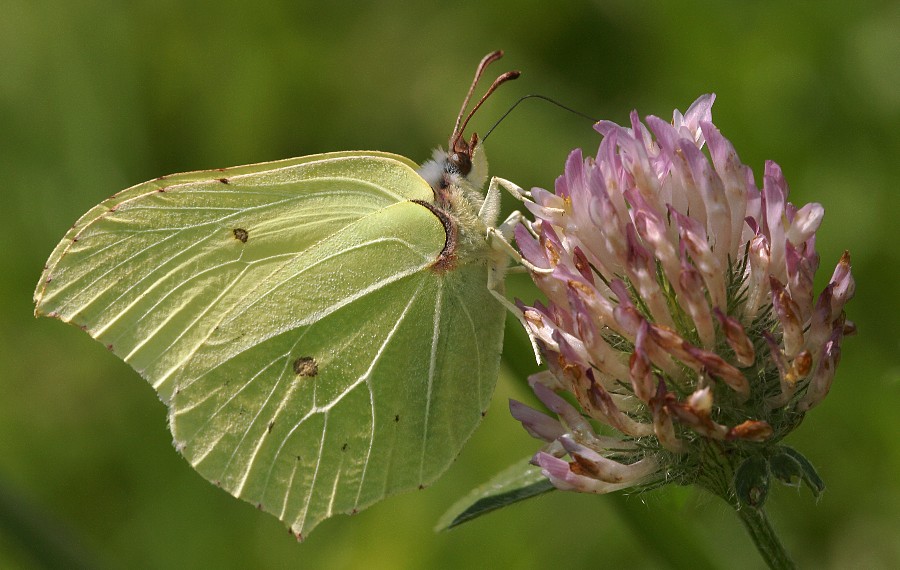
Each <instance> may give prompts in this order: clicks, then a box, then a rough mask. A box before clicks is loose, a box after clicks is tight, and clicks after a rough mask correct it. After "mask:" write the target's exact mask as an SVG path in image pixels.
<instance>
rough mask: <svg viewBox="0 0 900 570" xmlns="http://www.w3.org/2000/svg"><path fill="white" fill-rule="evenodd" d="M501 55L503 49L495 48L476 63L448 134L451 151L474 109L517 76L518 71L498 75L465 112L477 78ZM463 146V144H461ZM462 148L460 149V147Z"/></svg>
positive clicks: (457, 145) (454, 147) (456, 145)
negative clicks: (454, 121) (450, 133)
mask: <svg viewBox="0 0 900 570" xmlns="http://www.w3.org/2000/svg"><path fill="white" fill-rule="evenodd" d="M501 57H503V51H502V50H497V51H493V52H491V53H489V54H487V55H486V56H484V57H483V58H482V59H481V62H480V63H479V64H478V68H477V69H476V70H475V77H474V78H473V79H472V85H470V86H469V92H468V93H466V98H465V99H464V100H463V104H462V107H461V108H460V110H459V115H457V116H456V125H454V127H453V134H452V135H450V145H449V146H450V150H451V152H452V151H453V150H455V149H457V148H458V147H459V146H460V145H459V142H460V140H461V139H462V136H463V132H464V131H465V130H466V126H467V125H468V124H469V119H471V118H472V116H473V115H474V114H475V111H477V110H478V108H479V107H481V105H482V103H484V102H485V100H486V99H487V98H488V97H490V95H491V93H493V92H494V91H496V90H497V88H498V87H500V86H501V85H503V84H504V83H506V82H507V81H511V80H513V79H516V78H517V77H519V75H520V74H519V72H518V71H507V72H506V73H504V74H502V75H500V76H499V77H498V78H497V79H495V80H494V82H493V83H491V86H490V87H489V88H488V90H487V92H485V94H484V95H482V97H481V99H479V100H478V103H476V104H475V106H474V107H473V108H472V110H471V111H469V113H468V114H466V107H468V106H469V101H471V100H472V95H473V94H474V93H475V87H476V86H477V85H478V81H479V79H481V76H482V75H483V74H484V70H485V69H487V67H488V66H489V65H490V64H492V63H493V62H495V61H497V60H498V59H500V58H501ZM462 146H465V145H462ZM460 150H462V149H460Z"/></svg>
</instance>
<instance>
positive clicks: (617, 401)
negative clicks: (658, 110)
mask: <svg viewBox="0 0 900 570" xmlns="http://www.w3.org/2000/svg"><path fill="white" fill-rule="evenodd" d="M714 98H715V97H714V95H704V96H702V97H700V98H699V99H697V101H695V102H694V103H693V104H692V105H691V106H690V108H689V109H688V110H687V112H685V113H684V114H683V115H682V114H681V113H679V112H678V111H675V113H674V116H673V118H672V121H671V122H668V121H665V120H663V119H660V118H657V117H654V116H648V117H646V120H645V123H641V122H640V120H639V118H638V116H637V113H635V112H633V113H632V114H631V125H630V126H628V127H623V126H619V125H617V124H615V123H612V122H608V121H602V122H599V123H597V124H596V126H595V129H596V130H597V131H599V133H600V134H601V135H602V136H603V138H602V141H601V143H600V146H599V150H598V152H597V155H596V157H588V158H585V157H584V156H582V153H581V151H580V150H576V151H573V152H572V153H571V154H570V155H569V158H568V160H567V162H566V165H565V171H564V173H563V174H562V175H561V176H560V177H559V178H558V179H557V180H556V187H555V192H554V193H551V192H548V191H546V190H542V189H539V188H536V189H534V190H533V191H532V198H533V201H528V202H526V206H527V207H528V209H529V210H530V211H531V213H532V214H533V215H534V217H535V221H534V222H531V223H528V224H524V225H519V226H518V227H517V228H516V234H515V237H516V242H517V245H518V247H519V250H520V251H521V253H522V255H523V257H524V258H525V260H526V261H527V262H528V264H529V265H530V267H531V274H532V278H533V280H534V281H535V283H536V284H537V285H538V287H539V288H540V289H541V291H542V292H543V293H544V295H545V296H546V299H547V301H546V303H542V302H535V303H534V304H532V305H531V306H525V305H524V304H521V303H520V309H521V310H522V312H523V313H524V318H525V322H526V326H527V328H528V329H529V332H530V334H531V335H532V337H533V338H534V339H535V340H536V341H537V343H538V345H539V347H540V348H541V351H542V353H543V355H544V358H545V360H546V362H547V366H548V370H546V371H544V372H541V373H538V374H536V375H534V376H532V377H531V378H530V379H529V383H530V385H531V386H532V388H533V390H534V392H535V394H536V396H537V397H538V399H539V400H540V401H541V402H542V403H543V404H544V405H545V406H546V407H547V408H548V409H549V410H550V412H552V414H553V415H552V416H550V415H546V414H545V413H543V412H540V411H537V410H535V409H532V408H530V407H528V406H526V405H525V404H522V403H520V402H517V401H512V402H511V404H510V407H511V412H512V414H513V416H514V417H515V418H517V419H518V420H519V421H521V422H522V424H523V425H524V427H525V429H526V430H527V431H528V432H529V433H530V434H531V435H532V436H534V437H536V438H538V439H541V440H543V441H544V442H546V445H545V446H544V448H543V449H542V450H541V451H539V452H538V453H537V454H536V455H535V456H534V458H533V460H532V462H533V463H534V464H535V465H538V466H540V467H541V469H542V472H543V474H544V475H545V476H546V477H548V478H549V479H550V481H551V482H552V483H553V484H554V485H555V486H556V487H557V488H559V489H566V490H575V491H584V492H594V493H605V492H609V491H614V490H618V489H624V488H631V487H637V488H650V487H653V486H656V485H660V484H663V483H666V482H673V481H675V482H680V483H685V484H690V483H697V484H701V485H704V486H707V487H708V488H709V487H713V486H716V485H719V483H716V482H711V481H704V480H702V478H703V476H704V475H703V473H707V472H708V471H709V470H705V469H702V468H700V467H701V465H700V464H702V463H704V462H707V461H708V460H709V459H708V457H709V455H710V454H709V450H710V449H714V450H716V451H717V453H718V454H719V455H718V456H719V457H726V458H727V459H726V462H732V464H731V465H730V471H729V472H730V473H733V472H735V471H740V469H741V464H742V463H741V462H746V461H748V460H751V459H752V460H753V461H757V460H758V459H759V458H763V460H764V461H769V462H772V461H773V463H771V465H769V466H768V467H766V470H767V471H766V472H767V473H768V472H773V470H774V471H777V469H776V468H775V467H772V466H773V465H776V464H778V463H779V461H781V462H782V463H783V462H784V461H786V460H783V457H784V456H785V455H788V456H790V460H791V461H793V462H795V463H797V464H798V465H799V467H798V466H794V463H791V466H792V467H791V468H789V469H788V470H787V478H788V479H790V477H791V476H797V477H802V476H804V472H803V469H805V467H806V464H805V463H804V462H805V459H803V458H802V456H799V454H796V452H794V451H793V450H791V449H790V448H786V447H784V446H778V442H779V441H780V440H781V439H782V438H783V437H784V436H785V435H786V434H787V433H788V432H790V431H791V430H792V429H793V428H795V427H796V426H797V425H798V424H799V423H800V421H801V420H802V418H803V416H804V414H805V413H806V412H808V411H809V410H810V409H811V408H813V407H814V406H816V405H817V404H819V403H820V402H821V401H822V399H823V398H824V397H825V395H826V394H827V393H828V390H829V388H830V387H831V383H832V379H833V378H834V374H835V369H836V367H837V364H838V362H839V360H840V355H841V342H842V340H843V337H844V336H845V335H847V334H849V333H852V332H853V331H854V330H855V327H854V325H853V324H852V323H851V322H850V321H848V320H846V317H845V313H844V305H845V303H847V301H848V300H850V298H851V297H852V296H853V293H854V281H853V277H852V275H851V272H850V257H849V254H848V253H844V255H843V256H842V257H841V259H840V261H839V262H838V263H837V267H836V268H835V270H834V273H833V275H832V277H831V280H830V282H829V283H828V285H827V286H826V287H825V288H824V290H823V291H821V292H820V293H819V294H818V296H816V295H815V294H814V291H813V277H814V274H815V272H816V270H817V269H818V266H819V256H818V254H817V253H816V249H815V240H816V230H817V229H818V228H819V225H820V224H821V222H822V218H823V215H824V209H823V207H822V206H821V205H820V204H816V203H811V204H806V205H805V206H802V207H797V206H795V205H794V204H792V203H790V202H788V186H787V183H786V181H785V178H784V176H783V174H782V171H781V168H780V167H779V166H778V165H777V164H775V163H774V162H767V163H766V165H765V169H764V173H763V180H762V186H761V188H760V187H759V186H758V185H757V183H756V182H755V180H754V176H753V173H752V172H751V170H750V169H749V168H748V167H747V166H745V165H744V164H742V163H741V161H740V159H739V158H738V155H737V153H736V152H735V149H734V147H733V146H732V145H731V143H730V142H729V141H728V140H727V139H726V138H724V137H723V136H722V134H721V133H720V132H719V130H718V129H717V128H716V127H715V125H713V123H712V112H711V110H712V104H713V101H714ZM704 146H706V147H708V154H707V152H704ZM567 457H568V459H567ZM777 458H782V459H781V460H779V459H777ZM776 467H777V466H776ZM740 491H741V490H740V489H737V490H734V489H719V490H718V491H717V492H718V493H719V494H720V495H722V494H723V493H724V494H731V495H733V494H734V493H735V492H737V493H738V494H740Z"/></svg>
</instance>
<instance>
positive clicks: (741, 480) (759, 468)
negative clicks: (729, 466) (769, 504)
mask: <svg viewBox="0 0 900 570" xmlns="http://www.w3.org/2000/svg"><path fill="white" fill-rule="evenodd" d="M734 492H735V494H736V495H737V498H738V501H740V502H741V504H742V505H746V506H749V507H754V508H759V507H762V506H763V505H764V504H765V502H766V498H767V497H768V495H769V466H768V462H767V461H766V460H765V458H763V457H760V456H758V455H754V456H751V457H748V458H747V459H745V460H744V462H743V463H741V464H740V465H739V466H738V468H737V469H736V470H735V472H734Z"/></svg>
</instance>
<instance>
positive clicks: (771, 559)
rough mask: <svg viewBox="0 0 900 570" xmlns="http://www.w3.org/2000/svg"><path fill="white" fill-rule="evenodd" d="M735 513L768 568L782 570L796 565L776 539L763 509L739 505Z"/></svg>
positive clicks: (776, 536)
mask: <svg viewBox="0 0 900 570" xmlns="http://www.w3.org/2000/svg"><path fill="white" fill-rule="evenodd" d="M737 514H738V517H740V519H741V522H742V523H744V528H746V529H747V532H748V533H750V538H752V539H753V544H755V545H756V549H757V550H758V551H759V554H760V556H762V557H763V560H765V561H766V564H768V565H769V568H772V569H773V570H782V569H791V568H796V567H797V565H796V564H794V561H793V560H791V557H790V555H789V554H788V552H787V550H785V548H784V545H782V544H781V541H780V540H779V539H778V535H777V534H776V533H775V528H774V527H773V526H772V523H771V522H770V521H769V517H768V515H766V511H765V509H755V508H753V507H741V508H739V509H737Z"/></svg>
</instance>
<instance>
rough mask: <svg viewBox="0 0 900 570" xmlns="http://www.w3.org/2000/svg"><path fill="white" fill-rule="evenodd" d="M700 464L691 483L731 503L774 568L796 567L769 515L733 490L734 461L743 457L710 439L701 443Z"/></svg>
mask: <svg viewBox="0 0 900 570" xmlns="http://www.w3.org/2000/svg"><path fill="white" fill-rule="evenodd" d="M698 457H699V458H700V466H699V469H698V475H697V478H696V480H695V481H694V483H696V484H697V485H699V486H701V487H703V488H705V489H707V490H708V491H711V492H712V493H713V494H715V495H718V496H719V497H721V498H722V500H724V501H725V502H727V503H728V504H729V505H731V508H733V509H734V510H735V511H736V512H737V514H738V517H739V518H740V519H741V522H742V523H744V528H745V529H747V532H748V533H749V534H750V538H751V539H753V544H754V545H756V549H757V550H758V551H759V554H760V556H762V557H763V560H765V561H766V564H767V565H768V566H769V568H772V569H773V570H784V569H791V568H796V567H797V566H796V565H795V564H794V561H793V560H791V557H790V555H789V554H788V552H787V550H785V548H784V545H783V544H781V540H779V539H778V535H777V534H776V533H775V528H774V527H773V526H772V523H771V522H770V521H769V517H768V515H767V514H766V511H765V509H763V508H754V507H751V506H748V505H742V504H741V503H740V502H739V501H738V499H737V497H736V496H735V493H734V487H733V481H734V472H735V468H736V466H737V464H739V463H740V461H741V460H742V457H741V456H737V455H734V454H729V453H728V452H727V451H726V450H725V449H724V448H723V447H722V446H721V445H719V444H717V443H715V442H709V443H708V444H707V445H704V446H703V447H702V448H701V450H700V453H698Z"/></svg>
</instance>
